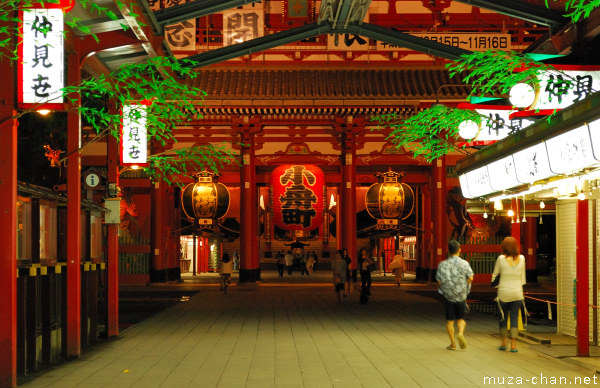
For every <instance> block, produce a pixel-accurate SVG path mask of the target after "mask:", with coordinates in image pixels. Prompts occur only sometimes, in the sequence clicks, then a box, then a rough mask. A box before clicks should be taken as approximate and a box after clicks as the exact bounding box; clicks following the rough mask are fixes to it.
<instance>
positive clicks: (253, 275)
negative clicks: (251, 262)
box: [239, 268, 260, 283]
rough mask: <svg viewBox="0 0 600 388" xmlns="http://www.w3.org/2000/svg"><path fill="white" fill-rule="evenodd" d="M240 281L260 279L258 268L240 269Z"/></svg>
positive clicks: (256, 280) (246, 281)
mask: <svg viewBox="0 0 600 388" xmlns="http://www.w3.org/2000/svg"><path fill="white" fill-rule="evenodd" d="M239 279H240V280H239V282H240V283H248V282H258V281H260V268H256V269H240V277H239Z"/></svg>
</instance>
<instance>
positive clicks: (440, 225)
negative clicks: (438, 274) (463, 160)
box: [430, 157, 448, 281]
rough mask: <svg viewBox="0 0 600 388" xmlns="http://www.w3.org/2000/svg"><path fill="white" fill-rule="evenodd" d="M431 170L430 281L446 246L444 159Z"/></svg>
mask: <svg viewBox="0 0 600 388" xmlns="http://www.w3.org/2000/svg"><path fill="white" fill-rule="evenodd" d="M432 168H433V176H432V178H433V180H432V183H433V193H432V194H433V195H432V205H431V208H432V217H433V219H432V221H433V252H432V254H433V263H432V264H433V265H432V267H431V270H432V272H431V278H430V279H431V281H434V280H435V276H434V274H435V270H437V267H438V264H439V263H440V262H441V261H442V260H444V258H445V256H444V252H446V249H447V245H448V241H447V240H448V237H447V236H446V222H447V221H446V158H445V157H441V158H438V159H436V160H435V161H434V162H433V166H432Z"/></svg>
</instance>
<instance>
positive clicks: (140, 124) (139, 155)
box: [121, 105, 148, 165]
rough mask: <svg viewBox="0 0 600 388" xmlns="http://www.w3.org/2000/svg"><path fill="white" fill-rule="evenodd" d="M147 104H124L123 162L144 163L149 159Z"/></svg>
mask: <svg viewBox="0 0 600 388" xmlns="http://www.w3.org/2000/svg"><path fill="white" fill-rule="evenodd" d="M147 113H148V107H147V106H146V105H125V106H123V137H122V139H121V143H122V146H121V162H122V164H136V165H143V164H146V163H147V161H148V137H147V130H146V116H147Z"/></svg>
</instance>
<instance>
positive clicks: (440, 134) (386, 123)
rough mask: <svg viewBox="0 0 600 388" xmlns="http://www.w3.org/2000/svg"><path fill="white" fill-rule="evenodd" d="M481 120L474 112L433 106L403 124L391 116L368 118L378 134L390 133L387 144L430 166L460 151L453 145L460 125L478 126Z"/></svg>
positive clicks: (400, 120)
mask: <svg viewBox="0 0 600 388" xmlns="http://www.w3.org/2000/svg"><path fill="white" fill-rule="evenodd" d="M483 119H484V118H483V117H482V116H481V115H479V114H478V113H477V112H475V111H470V110H464V109H456V108H449V107H446V106H444V105H434V106H432V107H431V108H429V109H425V110H422V111H421V112H419V113H417V114H416V115H414V116H411V117H409V118H408V119H405V120H404V119H402V118H400V117H398V115H396V114H394V113H392V114H387V115H380V116H375V117H372V118H371V120H372V121H376V122H377V123H378V124H379V125H378V126H377V128H376V129H377V130H391V132H390V133H389V134H388V136H387V138H386V139H387V140H388V141H389V142H391V143H392V144H394V145H395V146H396V147H398V148H401V147H404V148H406V149H408V150H409V151H410V152H412V153H413V155H414V156H415V157H419V156H422V157H424V158H425V159H426V160H427V161H429V162H431V161H432V160H434V159H436V158H439V157H441V156H443V155H446V154H447V153H449V152H450V151H452V150H455V149H457V148H459V147H457V146H456V145H455V142H456V140H457V138H458V126H459V125H460V123H462V122H463V121H467V120H472V121H474V122H476V123H478V124H480V123H481V121H482V120H483ZM462 148H464V147H462Z"/></svg>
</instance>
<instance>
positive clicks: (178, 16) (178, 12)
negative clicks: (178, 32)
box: [153, 0, 262, 34]
mask: <svg viewBox="0 0 600 388" xmlns="http://www.w3.org/2000/svg"><path fill="white" fill-rule="evenodd" d="M261 1H262V0H195V1H190V2H189V3H184V4H179V5H175V6H173V7H169V8H163V9H161V10H157V11H154V12H153V14H154V18H155V19H156V22H157V23H158V26H159V28H160V33H161V34H162V33H164V28H165V26H167V25H170V24H175V23H179V22H183V21H186V20H190V19H195V18H199V17H202V16H207V15H212V14H214V13H217V12H222V11H226V10H228V9H232V8H236V7H241V6H242V5H245V4H252V3H260V2H261Z"/></svg>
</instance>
